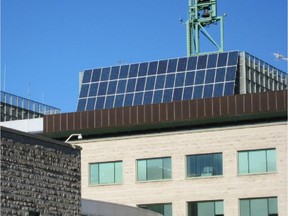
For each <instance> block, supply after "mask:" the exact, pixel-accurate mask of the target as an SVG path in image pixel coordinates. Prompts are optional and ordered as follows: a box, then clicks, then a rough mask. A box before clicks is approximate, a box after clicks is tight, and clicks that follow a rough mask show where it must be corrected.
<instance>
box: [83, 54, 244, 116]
mask: <svg viewBox="0 0 288 216" xmlns="http://www.w3.org/2000/svg"><path fill="white" fill-rule="evenodd" d="M238 54H239V52H238V51H233V52H223V53H215V54H209V55H208V54H207V55H200V56H195V57H183V58H175V59H168V60H160V61H152V62H143V63H136V64H131V65H121V66H113V67H105V68H97V69H93V70H85V71H84V73H83V79H82V83H81V89H80V95H79V100H78V106H77V111H86V110H95V109H110V108H116V107H124V106H125V107H126V106H137V105H145V104H158V103H165V102H172V101H179V100H191V99H198V98H210V97H221V96H227V95H233V94H234V88H235V79H236V71H237V63H238Z"/></svg>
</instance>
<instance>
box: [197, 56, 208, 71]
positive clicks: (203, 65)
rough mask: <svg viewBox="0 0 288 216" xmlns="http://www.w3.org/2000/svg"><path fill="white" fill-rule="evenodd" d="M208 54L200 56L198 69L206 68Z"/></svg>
mask: <svg viewBox="0 0 288 216" xmlns="http://www.w3.org/2000/svg"><path fill="white" fill-rule="evenodd" d="M206 64H207V55H202V56H198V62H197V69H204V68H206Z"/></svg>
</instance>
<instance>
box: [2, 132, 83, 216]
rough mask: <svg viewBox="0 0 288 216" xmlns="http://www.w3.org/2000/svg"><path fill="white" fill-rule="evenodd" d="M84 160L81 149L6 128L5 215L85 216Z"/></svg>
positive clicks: (3, 133) (3, 143)
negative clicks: (82, 178)
mask: <svg viewBox="0 0 288 216" xmlns="http://www.w3.org/2000/svg"><path fill="white" fill-rule="evenodd" d="M80 160H81V159H80V148H76V149H75V148H72V146H71V145H68V144H65V143H62V142H56V141H53V140H50V139H43V138H40V137H37V136H32V135H29V134H26V133H22V132H19V131H15V130H11V129H7V128H3V127H2V128H1V215H3V216H4V215H23V216H24V215H29V212H35V213H39V214H40V215H41V216H42V215H51V216H52V215H62V216H65V215H67V216H71V215H81V203H80V202H81V181H80V180H81V176H80V168H81V165H80ZM36 215H37V214H36Z"/></svg>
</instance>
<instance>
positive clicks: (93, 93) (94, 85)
mask: <svg viewBox="0 0 288 216" xmlns="http://www.w3.org/2000/svg"><path fill="white" fill-rule="evenodd" d="M97 90H98V83H92V84H91V85H90V90H89V96H90V97H91V96H96V95H97Z"/></svg>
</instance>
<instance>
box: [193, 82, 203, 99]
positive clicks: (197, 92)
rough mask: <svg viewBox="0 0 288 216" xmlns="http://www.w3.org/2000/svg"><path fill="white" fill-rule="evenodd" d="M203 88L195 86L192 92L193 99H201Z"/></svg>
mask: <svg viewBox="0 0 288 216" xmlns="http://www.w3.org/2000/svg"><path fill="white" fill-rule="evenodd" d="M202 92H203V86H202V85H201V86H195V87H194V92H193V99H198V98H202Z"/></svg>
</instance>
